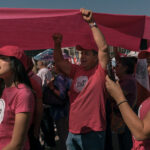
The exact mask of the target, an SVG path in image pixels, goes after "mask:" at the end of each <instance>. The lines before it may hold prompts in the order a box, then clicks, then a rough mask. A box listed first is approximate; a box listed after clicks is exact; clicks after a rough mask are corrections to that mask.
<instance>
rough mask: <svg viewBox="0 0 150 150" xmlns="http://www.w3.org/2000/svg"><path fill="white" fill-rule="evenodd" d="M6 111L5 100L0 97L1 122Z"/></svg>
mask: <svg viewBox="0 0 150 150" xmlns="http://www.w3.org/2000/svg"><path fill="white" fill-rule="evenodd" d="M4 112H5V101H4V100H3V99H0V124H1V123H2V121H3V119H4Z"/></svg>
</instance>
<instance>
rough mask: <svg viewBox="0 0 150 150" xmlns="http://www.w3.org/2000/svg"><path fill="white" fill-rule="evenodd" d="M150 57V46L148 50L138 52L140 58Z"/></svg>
mask: <svg viewBox="0 0 150 150" xmlns="http://www.w3.org/2000/svg"><path fill="white" fill-rule="evenodd" d="M148 57H150V47H149V48H148V49H147V50H142V51H140V52H139V54H138V58H139V59H144V58H148Z"/></svg>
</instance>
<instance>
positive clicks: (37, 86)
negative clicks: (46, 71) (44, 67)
mask: <svg viewBox="0 0 150 150" xmlns="http://www.w3.org/2000/svg"><path fill="white" fill-rule="evenodd" d="M28 76H29V79H30V82H31V85H32V88H33V90H34V92H35V95H36V97H37V98H38V99H41V98H42V80H41V78H40V77H39V76H37V75H36V74H35V73H34V72H32V71H31V72H29V74H28Z"/></svg>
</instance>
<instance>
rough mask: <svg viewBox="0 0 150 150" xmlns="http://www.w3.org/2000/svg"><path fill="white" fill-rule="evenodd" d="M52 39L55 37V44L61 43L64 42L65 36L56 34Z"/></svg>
mask: <svg viewBox="0 0 150 150" xmlns="http://www.w3.org/2000/svg"><path fill="white" fill-rule="evenodd" d="M52 37H53V40H54V42H55V43H61V42H62V39H63V36H62V34H61V33H54V34H53V36H52Z"/></svg>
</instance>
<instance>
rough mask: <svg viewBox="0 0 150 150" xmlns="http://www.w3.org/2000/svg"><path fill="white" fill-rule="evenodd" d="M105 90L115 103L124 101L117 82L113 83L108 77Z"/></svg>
mask: <svg viewBox="0 0 150 150" xmlns="http://www.w3.org/2000/svg"><path fill="white" fill-rule="evenodd" d="M106 88H107V91H108V93H109V94H110V95H111V96H112V97H113V98H114V100H115V101H116V103H120V102H121V101H122V100H125V99H126V98H125V96H124V94H123V91H122V89H121V87H120V85H119V82H118V81H117V82H116V83H115V82H113V81H112V80H111V79H110V78H109V77H108V75H107V76H106Z"/></svg>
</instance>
